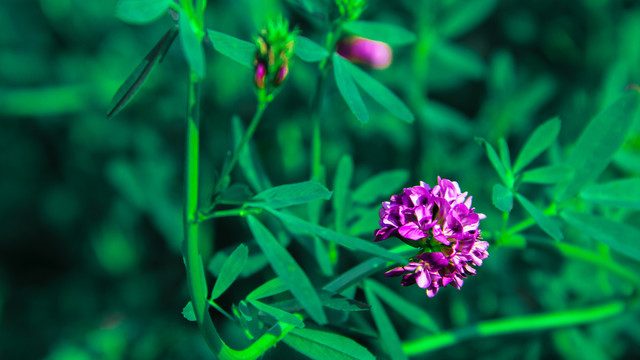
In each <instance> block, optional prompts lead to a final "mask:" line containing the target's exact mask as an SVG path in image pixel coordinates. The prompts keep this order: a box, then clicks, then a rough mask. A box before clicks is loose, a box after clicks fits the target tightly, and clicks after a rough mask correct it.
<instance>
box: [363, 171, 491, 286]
mask: <svg viewBox="0 0 640 360" xmlns="http://www.w3.org/2000/svg"><path fill="white" fill-rule="evenodd" d="M471 199H472V197H471V196H469V197H467V192H464V193H462V192H461V191H460V186H459V185H458V183H457V182H455V181H450V180H447V179H441V178H440V177H438V184H437V185H436V186H434V187H433V188H431V187H429V185H428V184H426V183H424V182H422V181H421V182H420V185H419V186H414V187H411V188H407V189H404V191H403V193H402V194H399V195H393V196H391V199H390V201H385V202H383V203H382V208H380V226H381V228H380V229H378V230H376V232H375V237H376V240H375V241H381V240H384V239H387V238H389V237H397V238H399V239H400V240H402V241H403V242H405V243H407V244H409V245H411V246H413V247H416V248H419V249H420V251H419V253H418V254H417V255H416V256H414V257H413V258H411V259H410V260H409V263H408V264H407V265H404V266H400V267H397V268H395V269H392V270H389V271H387V272H386V273H385V276H400V275H403V276H402V285H403V286H409V285H413V284H417V285H418V286H419V287H420V288H422V289H426V292H427V295H428V296H429V297H433V296H435V295H436V294H437V293H438V289H439V288H441V287H445V286H447V285H448V284H452V285H453V286H454V287H455V288H456V289H460V287H461V286H462V282H463V280H464V279H465V278H466V277H467V276H471V275H474V274H475V273H476V270H475V269H474V268H473V267H472V266H471V265H472V264H473V265H476V266H480V265H482V260H484V259H486V258H487V257H488V256H489V253H487V248H488V247H489V243H487V242H486V241H481V240H480V239H482V237H481V232H480V229H479V228H478V226H479V223H480V220H482V219H484V218H486V216H485V215H484V214H479V213H475V212H474V210H475V209H474V208H472V207H471Z"/></svg>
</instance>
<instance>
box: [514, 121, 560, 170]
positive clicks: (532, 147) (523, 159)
mask: <svg viewBox="0 0 640 360" xmlns="http://www.w3.org/2000/svg"><path fill="white" fill-rule="evenodd" d="M560 125H561V124H560V119H559V118H557V117H555V118H553V119H551V120H549V121H547V122H545V123H544V124H542V125H540V126H538V127H537V128H536V129H535V130H534V131H533V133H532V134H531V136H529V138H528V139H527V142H525V144H524V146H523V147H522V151H520V154H519V155H518V158H517V159H516V163H515V164H514V165H513V172H515V173H518V172H520V170H522V169H524V168H525V167H526V166H527V165H529V164H530V163H531V162H532V161H533V160H535V158H537V157H538V156H539V155H540V154H542V152H543V151H545V150H546V149H547V148H548V147H549V146H551V144H553V142H554V141H556V138H557V137H558V134H559V133H560Z"/></svg>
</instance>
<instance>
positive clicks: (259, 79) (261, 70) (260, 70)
mask: <svg viewBox="0 0 640 360" xmlns="http://www.w3.org/2000/svg"><path fill="white" fill-rule="evenodd" d="M266 76H267V67H266V66H265V64H263V63H262V62H259V61H258V62H257V64H256V77H255V79H254V80H255V83H256V87H257V88H258V89H264V79H265V77H266Z"/></svg>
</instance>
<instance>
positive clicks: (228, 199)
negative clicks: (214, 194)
mask: <svg viewBox="0 0 640 360" xmlns="http://www.w3.org/2000/svg"><path fill="white" fill-rule="evenodd" d="M251 197H252V194H251V191H250V190H249V187H248V186H247V185H245V184H238V183H236V184H231V186H229V187H228V188H226V189H225V190H224V191H223V192H222V194H220V196H219V197H218V199H217V202H218V203H220V204H235V205H241V204H244V203H246V202H248V201H249V200H251Z"/></svg>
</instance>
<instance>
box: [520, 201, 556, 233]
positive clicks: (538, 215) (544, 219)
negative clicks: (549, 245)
mask: <svg viewBox="0 0 640 360" xmlns="http://www.w3.org/2000/svg"><path fill="white" fill-rule="evenodd" d="M516 198H517V199H518V201H519V202H520V204H522V206H523V207H524V209H525V210H527V212H528V213H529V215H531V217H532V218H533V220H535V221H536V223H537V224H538V226H540V228H541V229H542V230H543V231H544V232H546V233H547V234H548V235H549V236H551V237H552V238H554V239H555V240H558V241H560V240H562V239H563V236H562V232H561V231H560V228H558V225H556V223H555V222H553V220H551V219H550V218H549V217H548V216H547V215H545V214H544V212H542V210H540V209H538V207H537V206H535V205H534V204H533V203H532V202H531V201H529V200H527V198H525V197H524V196H522V195H520V194H516Z"/></svg>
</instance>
